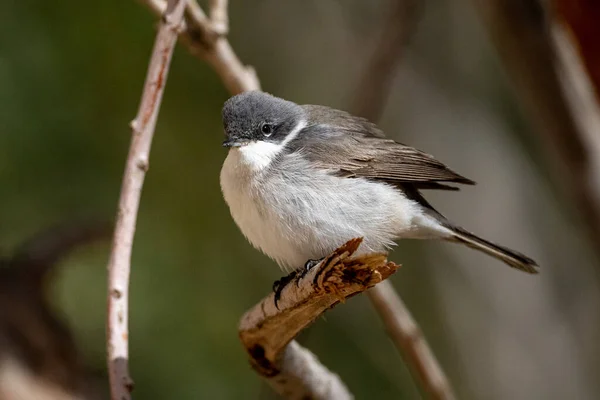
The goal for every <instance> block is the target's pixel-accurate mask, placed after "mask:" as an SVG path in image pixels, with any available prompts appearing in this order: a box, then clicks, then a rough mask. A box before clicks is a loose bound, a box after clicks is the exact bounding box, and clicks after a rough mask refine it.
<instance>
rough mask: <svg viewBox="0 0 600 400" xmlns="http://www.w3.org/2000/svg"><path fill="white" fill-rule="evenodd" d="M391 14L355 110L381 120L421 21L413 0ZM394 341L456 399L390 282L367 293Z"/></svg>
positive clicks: (430, 390) (427, 386) (445, 395)
mask: <svg viewBox="0 0 600 400" xmlns="http://www.w3.org/2000/svg"><path fill="white" fill-rule="evenodd" d="M390 7H391V9H390V12H389V17H388V18H387V21H386V25H385V27H384V28H383V31H382V36H381V39H380V42H379V44H378V46H377V47H376V49H375V51H374V53H373V56H372V58H371V59H370V61H369V62H368V63H367V65H366V68H365V71H364V73H363V75H362V77H361V79H360V80H359V83H358V85H357V89H356V90H355V93H354V101H353V102H352V106H351V107H350V110H351V111H352V112H353V113H354V114H356V115H360V116H362V117H364V118H368V119H370V120H371V121H373V122H376V121H377V120H378V119H379V117H380V115H381V112H382V111H383V108H384V106H385V103H386V101H387V98H388V95H389V91H390V88H391V81H392V79H393V77H394V72H395V71H396V68H397V66H398V64H399V63H400V60H401V57H402V55H403V54H404V51H403V50H404V48H405V47H406V44H407V42H408V39H409V37H410V34H411V33H412V32H413V30H414V29H413V28H414V25H415V24H416V14H417V7H418V5H417V3H416V2H415V1H414V0H391V1H390ZM367 296H368V297H369V300H370V301H371V304H372V305H373V307H374V308H375V310H376V311H377V313H378V314H379V316H380V317H381V320H382V322H383V324H384V325H385V327H386V330H387V332H388V335H389V337H390V339H391V340H392V341H393V343H394V345H395V346H396V348H397V349H398V351H399V352H400V354H401V355H402V357H403V359H404V361H405V362H406V363H407V364H408V365H409V366H410V368H409V369H410V371H411V373H412V374H413V377H414V379H415V381H416V382H417V383H418V384H419V386H420V387H421V388H422V390H423V391H424V392H426V393H427V394H429V396H430V397H431V398H432V399H446V400H448V399H453V398H454V397H455V396H454V393H453V391H452V387H451V386H450V383H449V381H448V379H447V378H446V375H445V374H444V371H443V370H442V368H441V367H440V365H439V363H438V361H437V359H436V358H435V355H434V354H433V352H432V351H431V348H430V347H429V345H428V344H427V341H426V340H425V337H424V336H423V333H422V331H421V329H420V328H419V326H418V325H417V323H416V321H415V320H414V319H413V317H412V315H411V314H410V312H409V311H408V308H407V307H406V305H405V304H404V302H403V301H402V299H401V298H400V296H399V295H398V293H397V292H396V291H395V289H394V287H393V286H392V284H391V283H390V282H381V284H379V285H377V286H375V287H373V288H372V289H370V290H369V291H367Z"/></svg>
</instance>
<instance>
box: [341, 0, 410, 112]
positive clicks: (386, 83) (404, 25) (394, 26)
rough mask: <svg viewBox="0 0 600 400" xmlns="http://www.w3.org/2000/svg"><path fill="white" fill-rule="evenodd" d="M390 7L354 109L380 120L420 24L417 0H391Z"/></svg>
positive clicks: (361, 83) (361, 82) (352, 108)
mask: <svg viewBox="0 0 600 400" xmlns="http://www.w3.org/2000/svg"><path fill="white" fill-rule="evenodd" d="M389 3H390V10H389V13H388V17H387V20H386V22H385V25H384V27H383V29H382V32H381V38H380V40H379V43H378V44H377V45H376V47H375V50H374V51H373V55H372V56H371V58H370V59H369V60H368V62H367V65H366V67H365V70H364V72H363V74H362V76H361V77H360V79H359V83H358V85H357V87H356V89H355V92H354V93H353V98H352V102H351V103H352V104H351V106H350V110H353V112H354V114H356V115H359V116H361V117H364V118H367V119H370V120H371V121H376V120H378V119H379V117H380V116H381V113H382V111H383V109H384V106H385V103H386V101H387V97H388V95H389V92H390V89H391V86H392V85H391V81H392V78H393V76H394V73H395V71H396V69H397V67H398V64H399V63H400V61H401V59H402V56H403V55H404V50H405V47H406V45H407V43H408V39H409V37H410V36H411V33H412V32H413V30H414V26H415V25H416V14H417V11H418V10H417V9H418V7H419V4H418V2H417V1H416V0H389Z"/></svg>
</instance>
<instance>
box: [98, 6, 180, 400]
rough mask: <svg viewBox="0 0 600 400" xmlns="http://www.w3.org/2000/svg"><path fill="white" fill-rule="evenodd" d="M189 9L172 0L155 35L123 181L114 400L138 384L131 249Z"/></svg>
mask: <svg viewBox="0 0 600 400" xmlns="http://www.w3.org/2000/svg"><path fill="white" fill-rule="evenodd" d="M184 10H185V0H169V2H168V6H167V7H166V10H165V12H164V14H163V16H162V21H161V24H160V28H159V31H158V34H157V35H156V40H155V43H154V50H153V52H152V56H151V58H150V63H149V66H148V73H147V76H146V83H145V84H144V92H143V94H142V99H141V102H140V108H139V111H138V114H137V116H136V118H135V119H134V120H133V121H132V123H131V128H132V140H131V146H130V148H129V155H128V156H127V163H126V166H125V173H124V176H123V183H122V186H121V196H120V199H119V209H118V213H117V221H116V227H115V233H114V237H113V245H112V250H111V254H110V260H109V264H108V315H107V336H108V340H107V347H108V372H109V379H110V392H111V398H112V399H113V400H127V399H130V398H131V390H132V388H133V382H132V380H131V378H130V377H129V367H128V360H129V349H128V344H129V341H128V339H129V337H128V336H129V333H128V300H129V274H130V270H131V250H132V246H133V237H134V233H135V225H136V219H137V213H138V207H139V203H140V197H141V194H142V186H143V183H144V177H145V176H146V171H147V170H148V167H149V156H150V146H151V143H152V137H153V135H154V128H155V126H156V119H157V116H158V111H159V109H160V103H161V100H162V95H163V91H164V87H165V84H166V80H167V74H168V71H169V65H170V62H171V57H172V55H173V50H174V48H175V44H176V42H177V35H178V33H179V29H180V28H181V23H182V21H183V13H184Z"/></svg>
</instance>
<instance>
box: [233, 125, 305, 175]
mask: <svg viewBox="0 0 600 400" xmlns="http://www.w3.org/2000/svg"><path fill="white" fill-rule="evenodd" d="M305 127H306V120H304V119H302V120H300V121H299V122H298V124H296V126H295V127H294V129H292V131H291V132H290V133H289V134H288V135H287V136H286V138H285V139H284V140H283V142H281V143H269V142H264V141H257V142H252V143H250V144H247V145H245V146H242V147H237V148H234V149H232V150H231V151H230V154H231V153H234V152H235V153H238V154H239V157H238V158H239V162H241V163H243V164H245V165H246V166H247V167H248V168H249V169H251V170H253V171H260V170H262V169H264V168H266V167H268V166H269V164H271V162H272V161H273V160H274V159H275V157H277V155H278V154H279V153H281V151H283V149H284V147H285V146H286V145H287V144H288V143H289V142H291V141H292V140H294V139H295V138H296V137H297V136H298V134H299V133H300V131H301V130H302V129H304V128H305Z"/></svg>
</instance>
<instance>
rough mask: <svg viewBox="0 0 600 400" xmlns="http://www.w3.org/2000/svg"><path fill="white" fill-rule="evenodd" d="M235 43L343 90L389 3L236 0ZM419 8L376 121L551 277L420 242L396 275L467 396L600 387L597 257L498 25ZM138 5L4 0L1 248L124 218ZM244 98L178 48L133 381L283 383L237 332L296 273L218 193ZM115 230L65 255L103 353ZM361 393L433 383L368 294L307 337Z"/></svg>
mask: <svg viewBox="0 0 600 400" xmlns="http://www.w3.org/2000/svg"><path fill="white" fill-rule="evenodd" d="M230 3H231V4H230V9H231V15H230V19H231V34H230V40H231V43H232V45H233V46H234V48H235V49H236V51H237V52H238V54H239V55H240V58H241V59H242V60H243V61H244V62H245V63H247V64H250V65H253V66H254V67H255V68H256V70H257V73H258V75H259V77H260V79H261V83H262V87H263V89H264V90H266V91H268V92H271V93H273V94H276V95H278V96H281V97H285V98H287V99H290V100H293V101H295V102H298V103H316V104H326V105H330V106H334V107H338V108H347V107H348V105H349V104H350V102H351V100H352V96H353V88H354V87H355V86H356V81H357V79H358V76H359V74H360V72H361V70H362V67H363V66H364V65H365V63H366V60H367V59H368V57H369V55H370V50H371V49H372V47H373V45H374V43H376V41H377V39H378V33H379V32H380V28H381V24H382V21H383V20H384V18H385V13H386V10H387V2H386V1H379V0H378V1H372V2H361V1H340V0H337V1H333V0H327V1H314V0H313V1H287V2H280V1H275V0H260V1H253V2H242V1H231V2H230ZM421 8H422V9H421V10H420V13H419V22H418V25H417V28H416V32H415V35H414V37H413V38H412V40H411V43H410V45H409V46H408V49H407V50H406V55H405V57H404V60H403V63H402V67H401V68H400V69H399V70H398V72H397V74H396V76H395V79H394V80H393V82H392V85H393V86H392V91H391V95H390V99H389V102H388V104H387V107H386V110H385V113H384V116H383V118H382V120H381V127H382V128H383V129H384V130H385V131H386V132H387V134H388V135H389V136H390V137H393V138H394V139H397V140H399V141H402V142H405V143H408V144H411V145H413V146H415V147H418V148H420V149H422V150H424V151H427V152H429V153H431V154H434V155H435V156H436V157H437V158H438V159H440V160H441V161H443V162H446V163H447V164H449V165H450V166H451V167H452V168H453V169H455V170H457V171H458V172H459V173H461V174H464V175H466V176H468V177H470V178H473V179H474V180H476V181H477V182H479V185H478V186H477V187H474V188H466V189H464V190H463V191H461V192H460V193H428V198H429V199H431V200H432V202H433V203H434V204H435V205H436V206H437V207H439V209H440V210H441V211H442V212H444V213H445V214H447V215H448V216H449V217H450V218H451V219H454V220H456V221H458V222H461V224H464V225H465V226H466V227H468V228H470V229H473V230H474V231H476V232H479V233H481V234H482V235H483V236H485V237H487V238H489V239H491V240H494V241H498V242H501V243H504V244H506V245H507V246H510V247H515V248H518V249H519V250H521V251H523V252H524V253H526V254H528V255H531V256H532V257H533V258H535V259H537V261H538V262H539V264H540V265H541V266H542V268H543V273H542V274H541V275H540V276H538V277H530V276H525V275H523V274H520V273H519V272H518V271H514V270H510V269H508V268H505V267H504V265H502V264H500V263H499V262H497V261H495V260H492V259H490V258H487V257H485V256H482V255H479V254H476V253H474V252H472V251H470V250H468V249H465V248H461V247H457V246H452V245H446V244H439V243H421V242H413V241H407V242H403V243H401V244H400V246H398V249H397V250H396V251H395V252H394V253H393V254H392V257H391V258H392V259H393V260H395V261H397V262H399V263H401V264H403V268H402V269H401V270H400V271H399V272H398V273H397V274H396V275H395V276H394V277H393V279H392V280H393V283H394V285H395V286H396V287H397V288H398V290H399V291H400V293H401V295H402V296H403V298H404V299H405V301H406V302H407V304H408V306H409V307H410V309H411V310H412V312H413V313H414V315H415V318H416V319H417V321H418V322H419V323H420V324H421V327H422V329H423V331H424V333H425V335H426V337H427V338H428V340H429V341H430V344H431V346H432V347H433V350H434V352H435V353H436V355H437V356H438V357H439V359H440V362H441V364H442V366H443V367H444V369H445V370H446V371H447V373H448V375H449V377H450V379H451V381H452V382H453V384H454V386H455V388H456V391H457V393H458V395H459V397H460V398H473V399H477V398H486V399H507V398H512V399H521V398H522V399H532V398H540V399H541V398H544V399H565V398H572V399H575V398H577V399H586V398H590V399H591V398H597V396H600V384H599V382H598V380H597V377H598V371H599V367H600V350H599V346H598V341H597V337H598V333H599V326H600V310H599V308H600V307H599V304H600V303H599V301H598V300H599V299H598V293H599V291H598V283H599V281H598V279H597V268H598V262H597V259H595V258H594V257H593V255H592V253H591V251H590V247H589V245H588V243H587V237H586V236H585V235H584V233H583V230H582V228H581V227H580V226H579V224H578V223H577V221H576V219H575V217H574V211H573V209H572V206H571V205H569V204H565V203H564V200H563V197H562V196H561V195H560V192H559V191H558V190H557V189H556V187H554V181H553V179H552V178H551V175H550V172H549V171H548V168H547V165H546V161H545V159H544V157H543V154H542V153H541V152H540V150H539V147H540V145H539V143H537V142H536V141H535V139H533V136H532V135H531V134H530V132H529V130H530V127H529V126H528V124H527V120H526V118H525V116H524V115H523V114H522V113H521V111H520V109H519V106H518V103H517V99H516V98H515V95H514V93H513V92H512V90H511V87H510V84H509V82H508V80H507V78H506V76H505V75H504V73H503V71H502V67H501V64H500V63H499V61H498V59H497V55H496V53H495V51H494V49H493V48H492V47H491V45H490V43H489V41H488V38H487V36H486V34H485V30H484V29H483V27H482V26H481V25H480V21H479V20H478V19H477V15H476V14H475V12H474V10H472V9H471V7H470V3H468V2H455V1H450V0H433V1H429V2H427V4H425V5H423V6H422V7H421ZM156 23H157V18H155V17H154V16H153V15H152V14H151V13H150V12H149V10H148V9H146V8H145V7H144V6H143V5H142V4H140V3H138V2H136V1H129V0H125V1H123V0H121V1H117V0H104V1H100V2H81V1H75V0H63V1H60V2H43V1H39V0H37V1H36V0H19V1H16V0H7V1H5V2H4V3H3V7H2V12H1V13H0V194H1V195H0V246H1V248H2V250H3V251H4V252H5V253H7V254H8V253H10V251H11V250H12V249H13V248H14V247H15V246H17V245H18V244H19V243H20V242H22V241H23V240H24V239H26V238H27V237H29V236H30V235H32V234H34V233H35V232H38V231H40V230H41V229H44V228H46V227H47V226H49V225H51V224H54V223H57V222H61V221H69V220H72V219H77V218H86V217H96V218H104V219H109V220H112V219H113V218H114V215H115V211H116V204H117V199H118V194H119V189H120V183H121V176H122V172H123V167H124V161H125V157H126V154H127V149H128V146H129V139H130V129H129V127H128V123H129V121H130V120H131V119H132V118H133V117H134V116H135V113H136V111H137V107H138V104H139V98H140V94H141V90H142V85H143V82H144V78H145V73H146V68H147V63H148V59H149V56H150V52H151V48H152V44H153V41H154V36H155V29H154V28H155V27H156ZM227 97H228V94H227V92H226V91H225V89H224V88H223V86H222V84H221V82H220V81H219V79H218V77H217V76H216V75H215V74H214V73H213V71H212V70H211V69H210V68H209V67H208V66H207V65H206V64H204V63H203V62H202V61H200V60H199V59H197V58H194V57H193V56H191V55H190V54H189V53H188V51H187V49H186V48H185V47H183V46H178V48H177V50H176V52H175V56H174V59H173V63H172V67H171V72H170V75H169V79H168V84H167V88H166V93H165V98H164V102H163V106H162V109H161V112H160V116H159V120H158V126H157V129H156V136H155V140H154V143H153V148H152V154H151V160H150V170H149V173H148V175H147V179H146V183H145V186H144V192H143V196H142V201H141V209H140V214H139V222H138V225H137V233H136V238H135V245H134V254H133V271H132V277H131V299H130V300H131V308H130V310H131V311H130V313H131V315H130V326H131V330H130V339H131V340H130V343H131V372H132V375H133V378H134V380H135V383H136V386H135V392H134V397H135V398H139V399H182V400H183V399H203V398H210V399H253V398H256V399H258V398H262V397H261V396H263V397H266V396H267V393H268V389H267V388H266V387H264V386H263V385H262V384H261V382H260V381H259V379H258V377H257V376H256V374H255V373H254V372H253V371H252V370H251V368H250V367H249V364H248V362H247V357H246V354H245V352H244V350H243V348H242V346H241V344H240V342H239V339H238V335H237V324H238V321H239V319H240V317H241V315H242V314H243V313H244V312H245V311H246V310H247V309H249V308H250V307H251V306H253V305H254V304H255V303H256V302H257V301H258V300H259V299H261V298H262V297H263V296H264V295H266V294H267V293H268V292H269V290H270V288H271V283H272V282H273V281H274V280H275V279H277V278H279V277H280V275H281V273H280V272H279V270H278V269H277V267H276V265H275V263H274V262H272V261H270V260H269V259H267V258H266V257H265V256H263V255H261V254H260V253H259V252H258V251H255V250H254V249H253V248H252V247H251V246H250V245H249V244H248V243H247V242H246V241H245V239H244V238H243V236H242V235H241V233H240V232H239V231H238V229H237V227H236V226H235V225H234V223H233V221H232V219H231V217H230V216H229V211H228V209H227V207H226V205H225V203H224V201H223V200H222V196H221V193H220V187H219V171H220V168H221V164H222V162H223V160H224V157H225V154H226V153H225V150H224V149H223V148H222V147H221V145H220V144H221V141H222V128H221V125H220V108H221V106H222V104H223V102H224V101H225V100H226V99H227ZM108 251H109V244H108V243H103V244H97V245H91V246H86V247H85V248H81V249H79V250H78V251H77V252H75V253H73V254H72V255H71V256H70V257H69V258H68V259H66V260H64V261H63V262H62V263H61V265H60V269H59V271H58V272H59V273H58V274H57V276H56V277H55V278H54V281H53V284H52V299H53V302H54V304H55V307H56V309H57V310H60V313H61V314H63V315H64V319H65V320H66V321H67V322H68V324H69V325H70V326H71V327H72V329H73V332H74V335H75V338H76V341H77V343H78V345H79V347H80V350H81V352H82V353H83V355H84V356H85V360H86V362H87V363H88V364H89V365H90V366H93V367H96V368H99V369H102V368H104V365H105V343H104V340H105V330H104V318H105V310H106V299H105V297H106V293H105V290H106V270H105V266H106V263H107V258H108ZM303 343H304V344H305V345H306V346H307V347H308V348H310V349H311V350H312V351H313V352H314V353H315V354H317V355H318V356H319V358H320V359H321V360H322V361H323V363H324V364H325V365H327V366H328V367H329V368H330V369H332V370H333V371H335V372H337V373H339V374H340V376H341V377H342V378H343V380H344V381H345V382H346V383H347V384H348V386H349V387H350V389H351V390H352V391H353V392H354V393H355V395H356V397H357V398H359V399H361V398H374V399H392V398H395V399H397V398H403V399H414V398H419V396H420V395H419V392H418V389H417V388H416V386H415V385H414V383H413V382H412V379H411V378H410V375H409V373H408V370H407V369H406V367H405V366H404V363H403V361H402V359H401V358H400V356H399V355H398V354H397V352H396V351H395V348H394V347H393V345H392V344H391V342H390V341H389V340H388V339H387V337H386V335H385V332H384V331H383V329H382V326H381V323H380V321H379V320H378V318H377V317H376V316H375V314H374V313H373V312H372V310H371V309H370V305H369V304H368V302H367V301H366V298H365V297H364V296H359V297H356V298H353V299H352V300H351V301H349V302H348V303H347V304H345V305H343V306H340V307H338V308H337V309H335V310H333V311H331V312H328V313H327V314H326V316H325V317H324V318H322V319H321V320H319V321H318V322H317V324H316V325H315V326H314V327H313V328H312V329H311V330H310V331H309V332H308V333H307V334H306V335H304V337H303Z"/></svg>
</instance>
